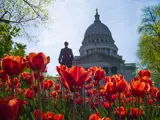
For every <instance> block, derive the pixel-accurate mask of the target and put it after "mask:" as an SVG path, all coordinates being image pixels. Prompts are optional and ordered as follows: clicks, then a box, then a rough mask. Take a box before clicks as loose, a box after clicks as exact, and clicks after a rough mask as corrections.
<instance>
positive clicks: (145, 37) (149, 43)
mask: <svg viewBox="0 0 160 120" xmlns="http://www.w3.org/2000/svg"><path fill="white" fill-rule="evenodd" d="M138 31H139V33H140V34H141V36H140V41H139V44H138V50H137V56H138V57H139V58H140V60H141V64H142V66H145V67H147V68H148V69H150V70H151V71H152V72H153V71H154V72H156V73H160V54H159V53H160V4H158V5H155V6H148V7H145V8H144V9H143V16H142V21H141V26H139V28H138Z"/></svg>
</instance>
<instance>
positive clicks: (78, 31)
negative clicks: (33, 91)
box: [25, 0, 160, 75]
mask: <svg viewBox="0 0 160 120" xmlns="http://www.w3.org/2000/svg"><path fill="white" fill-rule="evenodd" d="M157 3H160V0H56V1H55V2H54V4H51V5H50V6H49V17H50V18H51V19H52V21H51V20H50V21H49V22H48V23H46V25H43V26H39V27H38V28H30V29H29V32H30V34H32V35H34V36H37V39H38V40H39V42H38V43H37V44H35V43H33V42H31V43H28V42H25V43H26V44H27V50H26V52H27V53H30V52H41V51H42V52H44V53H45V54H46V55H47V56H50V57H51V62H50V63H49V64H48V73H49V74H50V75H55V74H57V73H56V69H55V68H56V66H57V65H59V64H58V56H59V52H60V49H61V48H63V47H64V41H68V42H69V47H70V48H72V50H73V54H74V55H75V56H77V55H79V48H80V46H81V42H82V40H83V37H84V33H85V31H86V29H87V28H88V26H89V25H91V24H92V23H93V22H94V15H95V11H96V8H98V13H99V15H100V20H101V22H102V23H104V24H105V25H107V26H108V28H109V29H110V31H111V33H112V37H113V39H114V40H115V44H116V45H117V47H118V49H119V50H118V54H119V55H122V56H123V59H124V60H125V61H126V63H130V62H137V61H138V59H137V57H136V50H137V44H138V41H139V34H138V33H137V27H138V25H140V23H141V17H142V16H141V14H142V11H141V9H142V8H144V6H148V5H155V4H157Z"/></svg>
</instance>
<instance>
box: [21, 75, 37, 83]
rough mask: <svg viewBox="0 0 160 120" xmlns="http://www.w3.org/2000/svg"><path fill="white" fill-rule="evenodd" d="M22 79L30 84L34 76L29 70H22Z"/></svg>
mask: <svg viewBox="0 0 160 120" xmlns="http://www.w3.org/2000/svg"><path fill="white" fill-rule="evenodd" d="M20 76H21V77H22V79H23V80H25V81H26V83H27V84H29V85H31V84H32V83H33V82H34V80H35V79H34V76H33V75H31V74H30V73H29V72H23V73H21V74H20Z"/></svg>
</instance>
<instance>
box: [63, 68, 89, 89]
mask: <svg viewBox="0 0 160 120" xmlns="http://www.w3.org/2000/svg"><path fill="white" fill-rule="evenodd" d="M61 73H62V76H63V78H64V83H65V85H66V86H67V88H69V89H70V90H71V91H73V86H78V87H80V86H83V85H84V82H85V81H86V80H88V79H89V77H90V75H91V74H92V72H91V71H85V69H84V68H83V67H81V66H73V67H72V68H70V69H69V70H67V71H65V70H61Z"/></svg>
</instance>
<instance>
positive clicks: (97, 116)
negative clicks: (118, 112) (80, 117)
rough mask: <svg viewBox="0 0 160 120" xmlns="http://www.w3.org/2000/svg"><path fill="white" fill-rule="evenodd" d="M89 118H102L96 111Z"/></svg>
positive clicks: (91, 119) (90, 119) (98, 119)
mask: <svg viewBox="0 0 160 120" xmlns="http://www.w3.org/2000/svg"><path fill="white" fill-rule="evenodd" d="M89 120H102V119H101V117H100V114H99V113H95V114H92V115H90V116H89Z"/></svg>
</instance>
